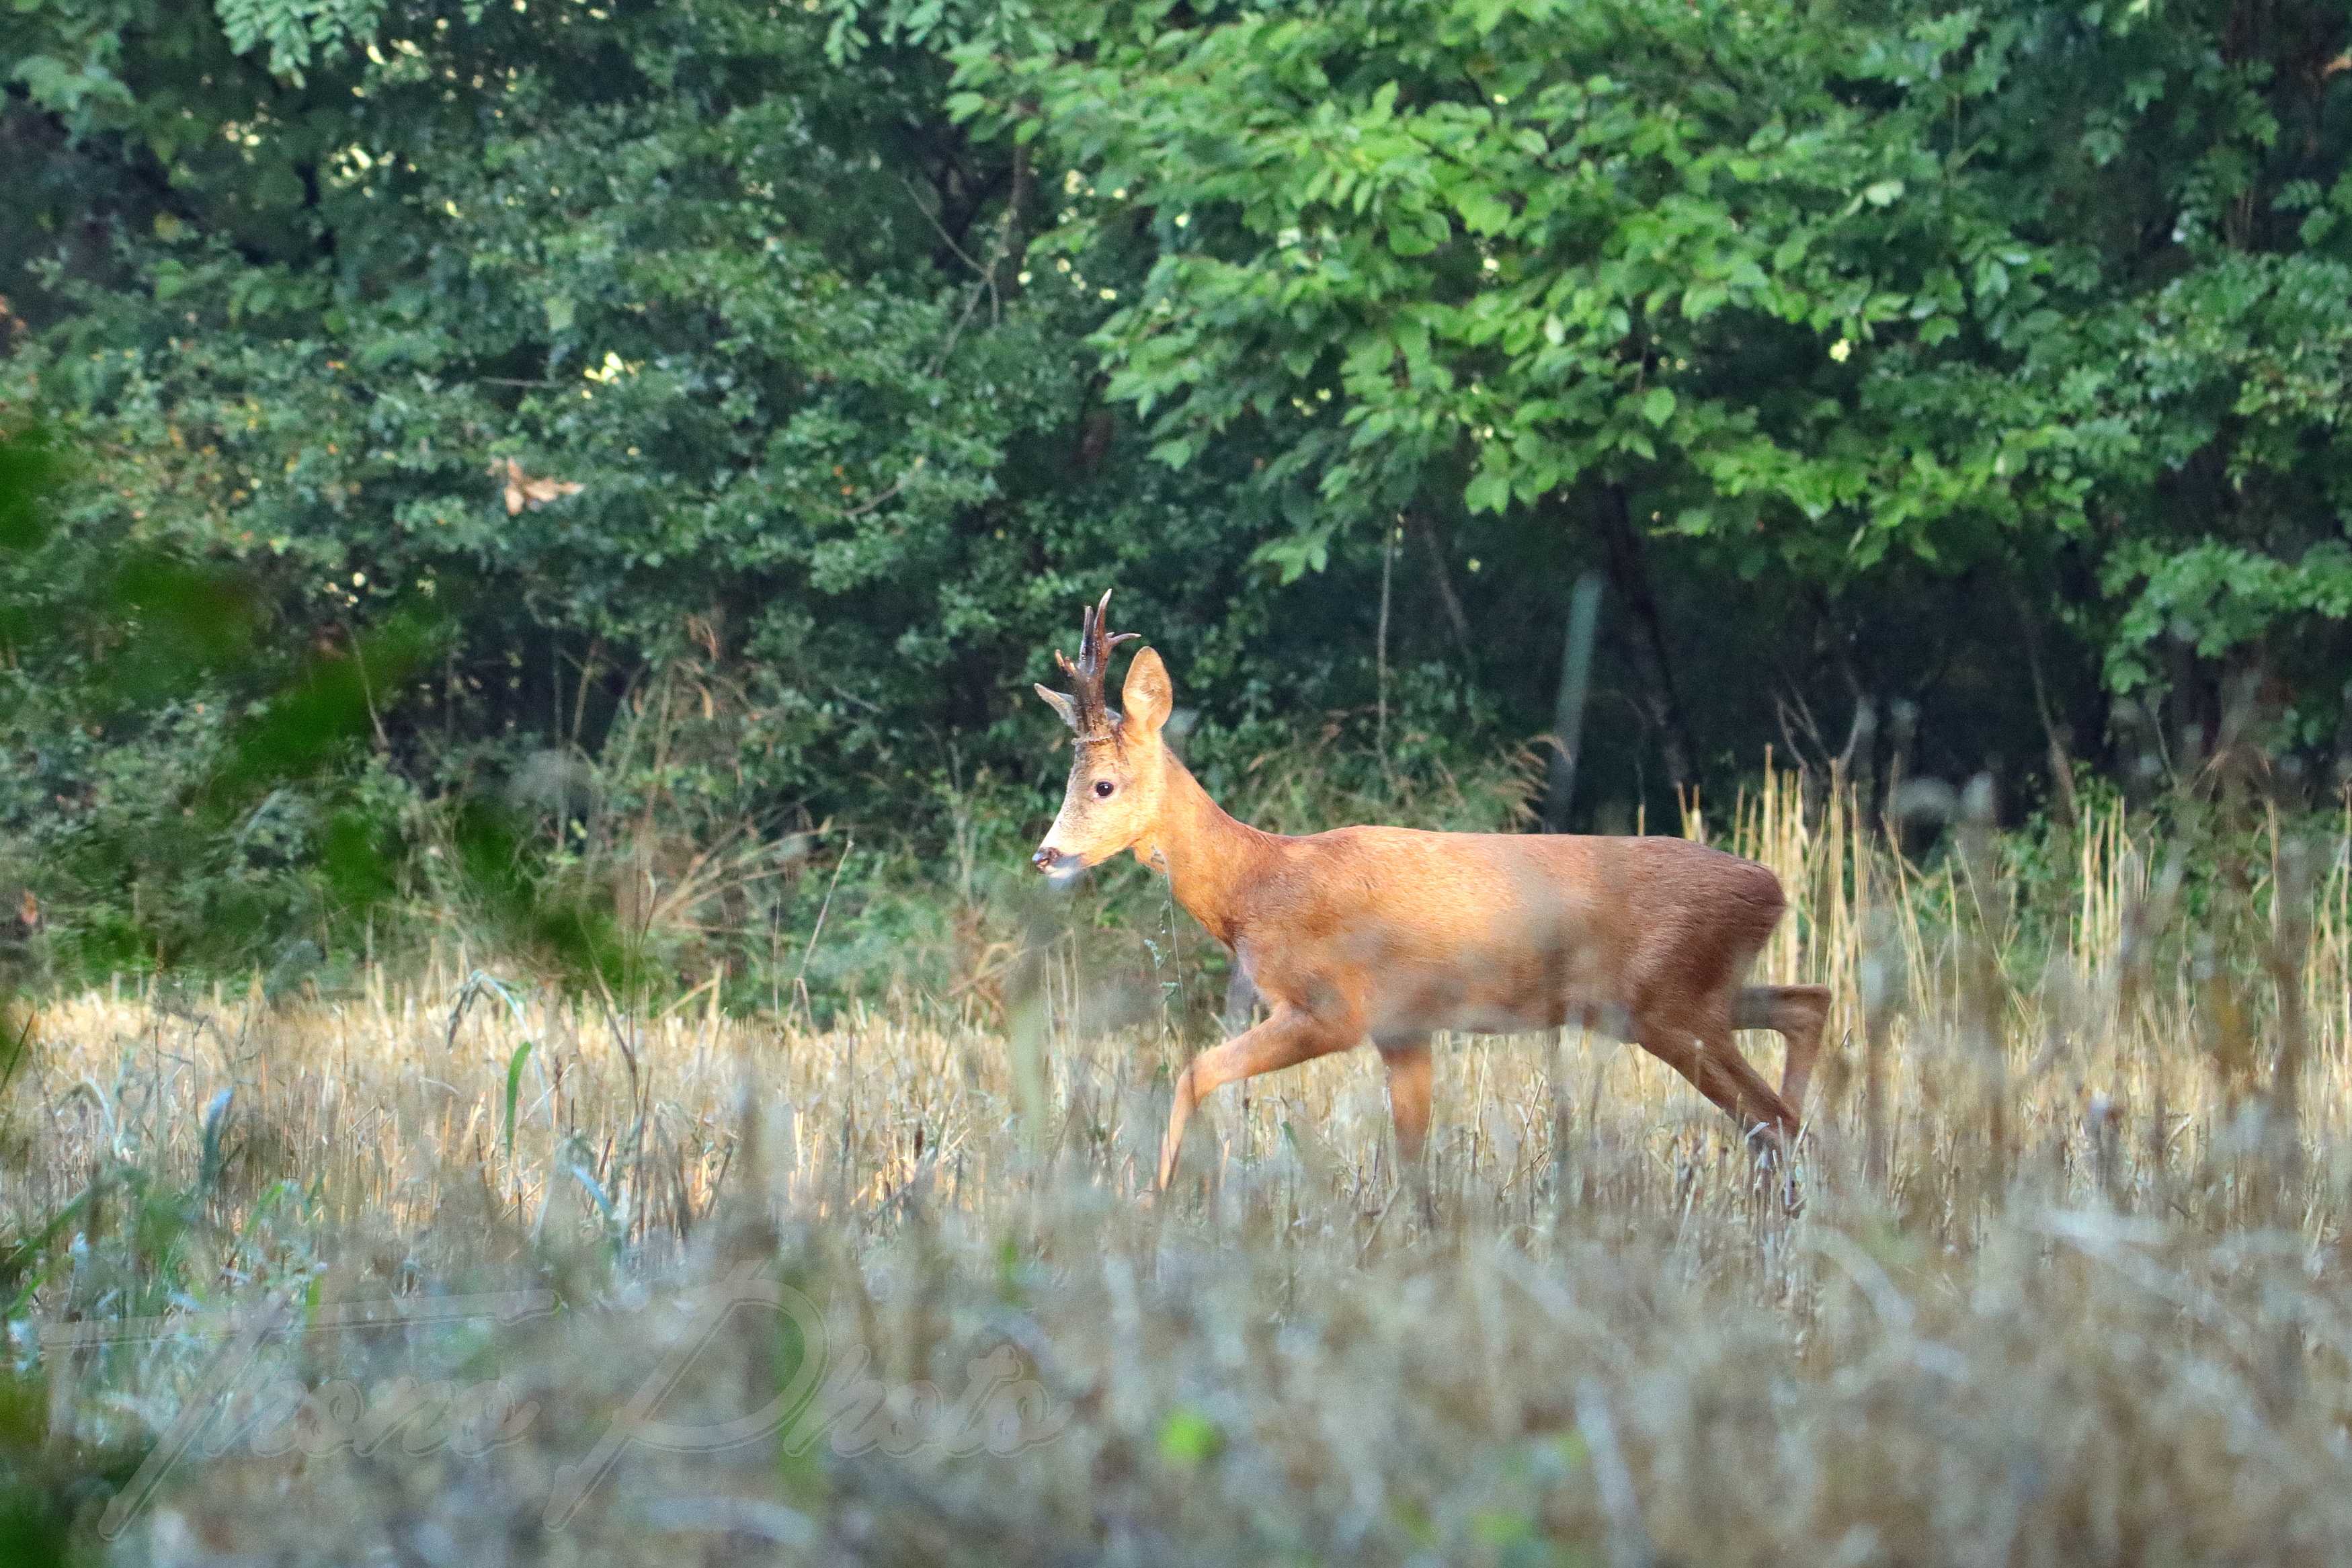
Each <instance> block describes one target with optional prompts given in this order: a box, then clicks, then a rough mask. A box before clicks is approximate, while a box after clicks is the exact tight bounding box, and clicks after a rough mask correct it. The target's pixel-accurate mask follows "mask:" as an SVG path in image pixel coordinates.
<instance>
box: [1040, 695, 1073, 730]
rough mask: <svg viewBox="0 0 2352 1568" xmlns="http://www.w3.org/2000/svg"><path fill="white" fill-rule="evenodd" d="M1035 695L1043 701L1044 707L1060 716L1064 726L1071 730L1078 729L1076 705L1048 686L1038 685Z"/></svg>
mask: <svg viewBox="0 0 2352 1568" xmlns="http://www.w3.org/2000/svg"><path fill="white" fill-rule="evenodd" d="M1037 695H1039V696H1041V697H1044V698H1045V706H1047V707H1049V708H1052V709H1053V710H1054V711H1055V713H1057V714H1060V715H1061V716H1062V722H1063V723H1064V724H1066V725H1068V726H1069V727H1071V728H1072V729H1076V728H1077V727H1078V705H1077V704H1076V703H1075V702H1072V701H1071V700H1070V699H1069V698H1068V697H1066V696H1064V695H1062V694H1061V693H1059V692H1057V691H1055V689H1054V688H1053V687H1051V686H1048V685H1040V686H1039V687H1038V688H1037Z"/></svg>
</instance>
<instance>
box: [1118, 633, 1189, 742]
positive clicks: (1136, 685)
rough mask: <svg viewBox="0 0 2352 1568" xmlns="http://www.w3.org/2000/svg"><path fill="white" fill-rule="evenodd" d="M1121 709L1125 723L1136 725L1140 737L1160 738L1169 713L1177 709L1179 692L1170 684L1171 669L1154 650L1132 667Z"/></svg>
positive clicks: (1122, 692)
mask: <svg viewBox="0 0 2352 1568" xmlns="http://www.w3.org/2000/svg"><path fill="white" fill-rule="evenodd" d="M1118 706H1119V711H1120V714H1121V715H1122V722H1123V723H1125V724H1131V725H1134V726H1135V727H1136V729H1137V732H1138V733H1139V734H1143V735H1152V734H1157V733H1158V731H1159V729H1160V726H1161V725H1163V724H1166V723H1167V722H1168V713H1169V710H1170V709H1171V708H1173V707H1174V706H1176V691H1175V688H1174V687H1173V686H1171V685H1169V684H1168V666H1167V665H1165V664H1161V663H1160V655H1159V654H1158V653H1154V652H1153V651H1152V650H1150V648H1146V649H1144V650H1143V652H1141V653H1138V654H1136V656H1135V662H1134V663H1133V664H1129V665H1128V667H1127V685H1124V686H1122V687H1120V688H1119V694H1118Z"/></svg>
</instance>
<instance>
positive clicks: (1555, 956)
mask: <svg viewBox="0 0 2352 1568" xmlns="http://www.w3.org/2000/svg"><path fill="white" fill-rule="evenodd" d="M1108 600H1109V596H1108V594H1106V595H1104V601H1105V604H1104V608H1107V607H1108ZM1100 613H1101V612H1100V611H1097V612H1096V614H1095V615H1090V616H1089V617H1088V621H1087V631H1086V638H1085V641H1084V642H1083V643H1082V644H1081V659H1080V663H1079V664H1077V665H1075V666H1074V665H1070V664H1068V662H1067V661H1064V664H1065V668H1066V669H1068V670H1069V671H1070V673H1071V674H1072V675H1073V676H1074V678H1076V681H1077V682H1078V685H1079V686H1080V691H1079V693H1078V695H1077V696H1076V697H1075V698H1064V697H1062V696H1061V695H1060V694H1058V693H1045V695H1046V697H1047V700H1048V701H1049V702H1052V703H1053V704H1054V706H1055V709H1056V711H1059V712H1062V713H1063V714H1064V716H1065V717H1066V718H1069V719H1070V721H1071V723H1072V726H1073V727H1074V728H1075V729H1076V730H1077V732H1078V734H1077V746H1076V752H1077V755H1076V760H1075V761H1074V762H1073V763H1072V765H1071V769H1070V781H1069V787H1068V789H1067V791H1066V795H1065V797H1064V800H1063V805H1062V811H1061V814H1060V816H1059V817H1057V818H1056V819H1055V823H1054V827H1053V830H1052V831H1050V832H1048V833H1047V835H1046V837H1045V843H1044V844H1043V845H1041V846H1040V847H1039V849H1038V852H1037V855H1036V863H1037V865H1038V867H1039V869H1041V870H1044V871H1046V872H1048V873H1054V874H1056V875H1061V876H1067V875H1071V874H1075V873H1076V872H1077V871H1080V870H1083V869H1084V868H1085V867H1087V866H1090V865H1095V864H1098V863H1100V862H1102V861H1104V860H1107V859H1108V858H1109V857H1110V856H1112V855H1115V854H1117V853H1118V852H1120V851H1122V850H1128V851H1131V852H1133V853H1134V854H1135V856H1136V858H1137V859H1138V860H1140V861H1142V862H1144V863H1145V864H1147V865H1150V866H1153V867H1155V868H1157V869H1159V870H1160V871H1161V872H1163V873H1166V875H1167V876H1168V879H1169V882H1170V883H1171V888H1172V890H1173V892H1174V894H1175V897H1176V901H1177V902H1178V903H1179V904H1182V905H1183V906H1184V908H1185V910H1186V911H1187V912H1188V913H1190V914H1191V915H1192V917H1193V918H1194V919H1196V920H1198V921H1199V922H1200V923H1201V924H1202V925H1203V926H1205V927H1207V928H1208V931H1209V933H1210V935H1211V936H1214V937H1215V938H1216V939H1217V940H1218V941H1219V942H1221V943H1223V945H1224V946H1225V947H1226V948H1227V949H1228V950H1230V951H1231V952H1232V953H1233V954H1234V958H1235V960H1236V961H1237V962H1238V963H1239V964H1240V965H1241V966H1242V967H1243V968H1244V970H1245V972H1246V973H1247V974H1248V976H1249V978H1250V981H1251V983H1252V984H1253V985H1254V986H1255V987H1256V988H1257V991H1258V993H1259V995H1260V996H1262V997H1263V998H1265V1001H1266V1004H1267V1006H1268V1009H1269V1016H1268V1017H1267V1019H1265V1022H1263V1023H1261V1024H1259V1025H1257V1026H1256V1027H1255V1028H1254V1029H1251V1030H1245V1031H1244V1033H1242V1034H1240V1035H1238V1036H1236V1037H1235V1038H1234V1039H1233V1040H1227V1041H1226V1042H1224V1043H1223V1045H1220V1046H1216V1047H1214V1048H1213V1049H1212V1050H1209V1051H1202V1053H1201V1054H1200V1055H1199V1056H1197V1057H1195V1058H1194V1059H1193V1061H1192V1063H1191V1065H1189V1066H1188V1067H1186V1068H1185V1070H1184V1071H1183V1072H1182V1074H1181V1075H1180V1076H1179V1078H1178V1079H1177V1082H1176V1094H1175V1103H1174V1104H1173V1105H1172V1106H1171V1109H1170V1112H1169V1119H1168V1131H1167V1134H1166V1136H1165V1138H1164V1140H1163V1141H1162V1144H1161V1146H1160V1173H1159V1178H1160V1186H1163V1187H1164V1186H1166V1185H1167V1184H1168V1182H1169V1181H1170V1180H1171V1178H1172V1177H1173V1176H1174V1174H1175V1168H1176V1155H1177V1151H1178V1150H1179V1148H1180V1147H1181V1145H1182V1142H1183V1136H1184V1129H1185V1125H1186V1124H1187V1123H1188V1122H1189V1121H1190V1120H1191V1117H1192V1110H1193V1107H1194V1106H1195V1105H1196V1104H1198V1103H1199V1102H1200V1100H1201V1098H1202V1096H1204V1095H1206V1094H1208V1093H1210V1092H1213V1091H1214V1090H1216V1089H1218V1088H1220V1087H1222V1086H1223V1085H1224V1084H1227V1083H1231V1082H1236V1081H1238V1080H1241V1079H1244V1078H1249V1077H1253V1076H1255V1074H1257V1073H1260V1072H1268V1071H1273V1070H1275V1069H1276V1068H1280V1067H1288V1066H1291V1065H1293V1064H1295V1063H1297V1062H1301V1061H1309V1060H1311V1059H1312V1058H1315V1057H1318V1056H1323V1055H1327V1054H1328V1053H1329V1052H1331V1051H1345V1050H1348V1049H1349V1048H1350V1047H1352V1046H1355V1045H1357V1044H1360V1043H1361V1042H1362V1041H1364V1040H1370V1041H1371V1042H1372V1043H1373V1045H1375V1046H1376V1047H1378V1048H1379V1050H1380V1051H1381V1056H1382V1059H1383V1061H1385V1063H1386V1066H1387V1069H1388V1079H1389V1097H1390V1105H1391V1113H1392V1114H1393V1116H1394V1118H1395V1121H1396V1129H1397V1143H1398V1150H1399V1153H1400V1155H1402V1157H1403V1159H1404V1161H1405V1162H1406V1163H1407V1165H1408V1166H1412V1165H1414V1164H1417V1162H1418V1160H1419V1157H1420V1154H1421V1146H1422V1141H1423V1136H1424V1134H1426V1132H1427V1130H1428V1124H1429V1096H1430V1055H1429V1039H1430V1036H1431V1035H1432V1034H1433V1033H1434V1032H1436V1031H1437V1030H1457V1031H1461V1032H1465V1033H1479V1034H1494V1033H1507V1032H1517V1031H1521V1030H1545V1029H1557V1028H1559V1027H1561V1026H1562V1025H1564V1024H1567V1023H1569V1022H1571V1021H1586V1022H1591V1023H1596V1024H1600V1025H1602V1026H1604V1027H1608V1028H1610V1029H1611V1030H1612V1032H1618V1033H1622V1034H1623V1035H1624V1036H1625V1037H1626V1038H1628V1039H1631V1040H1637V1041H1639V1042H1640V1043H1641V1044H1642V1045H1643V1047H1644V1048H1645V1049H1647V1050H1648V1051H1651V1052H1652V1053H1653V1054H1654V1055H1656V1056H1657V1057H1658V1058H1660V1059H1661V1060H1662V1061H1665V1062H1666V1063H1667V1064H1668V1065H1669V1066H1671V1067H1673V1068H1674V1069H1675V1071H1678V1072H1680V1073H1682V1074H1683V1075H1684V1076H1685V1078H1688V1079H1689V1080H1690V1081H1691V1082H1692V1083H1694V1084H1696V1086H1697V1088H1698V1090H1699V1092H1701V1093H1703V1094H1705V1095H1706V1097H1707V1098H1708V1099H1710V1100H1712V1101H1714V1102H1715V1103H1717V1105H1720V1106H1722V1107H1723V1109H1724V1110H1725V1111H1727V1112H1728V1113H1730V1114H1731V1115H1732V1116H1733V1117H1734V1118H1736V1119H1737V1120H1738V1123H1739V1124H1740V1125H1741V1127H1742V1128H1743V1129H1746V1130H1754V1129H1757V1128H1759V1127H1760V1128H1763V1129H1765V1130H1767V1131H1768V1132H1769V1133H1770V1134H1774V1135H1777V1136H1780V1137H1782V1138H1790V1137H1793V1136H1794V1135H1795V1134H1796V1133H1797V1131H1798V1115H1799V1110H1800V1108H1801V1106H1802V1104H1803V1103H1804V1092H1805V1084H1806V1081H1807V1079H1808V1078H1809V1077H1810V1076H1811V1071H1812V1066H1813V1060H1814V1057H1815V1055H1816V1054H1817V1053H1818V1051H1819V1050H1820V1045H1821V1034H1822V1023H1823V1020H1824V1019H1825V1017H1826V1015H1827V1011H1828V1005H1829V996H1828V992H1827V991H1826V990H1825V989H1824V988H1821V987H1818V986H1759V987H1744V986H1743V985H1742V981H1743V979H1744V977H1746V975H1747V972H1748V967H1749V965H1750V964H1751V963H1753V961H1754V960H1755V957H1756V955H1757V954H1758V953H1759V951H1760V950H1761V949H1762V947H1763V946H1764V942H1765V939H1766V938H1767V937H1768V936H1770V935H1771V932H1772V928H1773V926H1774V925H1775V924H1777V923H1778V921H1779V920H1780V915H1781V911H1782V909H1783V908H1784V906H1785V901H1784V900H1783V898H1782V897H1781V893H1780V883H1779V881H1778V879H1776V878H1775V877H1774V876H1773V875H1772V873H1770V872H1769V871H1767V870H1766V869H1765V868H1764V867H1762V866H1760V865H1758V864H1756V863H1755V862H1752V861H1746V860H1741V859H1739V858H1738V857H1737V856H1735V855H1728V854H1725V853H1724V852H1721V851H1719V850H1713V849H1709V848H1707V847H1706V846H1705V845H1703V844H1697V843H1693V842H1690V841H1686V840H1683V839H1664V838H1588V837H1576V836H1568V835H1559V836H1535V835H1519V834H1507V833H1433V832H1421V831H1414V830H1412V829H1408V828H1380V827H1364V828H1340V829H1336V830H1334V831H1330V832H1323V833H1312V834H1308V835H1307V836H1304V837H1299V838H1290V837H1285V836H1282V835H1279V834H1275V833H1265V832H1260V831H1257V830H1256V829H1255V828H1251V827H1247V826H1244V824H1243V823H1241V822H1238V821H1234V819H1233V818H1232V817H1230V816H1228V815H1227V814H1226V813H1225V812H1224V811H1223V810H1220V809H1219V807H1218V806H1217V804H1216V802H1215V801H1213V800H1211V799H1210V798H1209V795H1208V792H1207V791H1206V790H1204V789H1202V788H1201V786H1200V783H1199V782H1198V781H1197V780H1196V779H1193V777H1192V773H1191V772H1190V771H1189V770H1188V769H1187V768H1185V767H1184V765H1183V763H1182V762H1181V761H1179V760H1178V759H1177V758H1176V757H1175V755H1174V754H1173V753H1172V752H1171V751H1170V750H1169V749H1168V748H1167V747H1166V746H1165V744H1163V742H1162V741H1161V738H1160V726H1161V725H1162V724H1163V723H1164V722H1165V720H1166V718H1167V716H1168V712H1169V708H1170V706H1171V702H1172V694H1171V689H1170V687H1169V683H1168V674H1167V670H1166V668H1165V667H1164V666H1163V665H1162V664H1161V663H1160V656H1159V655H1158V654H1157V653H1153V652H1152V651H1151V650H1150V649H1149V648H1146V649H1144V650H1142V651H1141V652H1140V653H1137V654H1136V656H1135V659H1134V662H1133V663H1132V664H1130V665H1129V669H1128V675H1127V682H1126V685H1125V688H1124V690H1123V692H1122V694H1121V701H1122V704H1123V705H1124V707H1125V710H1126V711H1125V714H1124V716H1113V715H1110V714H1108V711H1107V710H1106V709H1105V708H1104V707H1103V706H1102V705H1101V702H1100V695H1099V691H1100V682H1101V679H1102V675H1103V673H1104V672H1103V667H1102V666H1103V665H1104V664H1105V662H1106V658H1105V655H1106V654H1107V653H1108V645H1109V644H1110V643H1113V642H1115V641H1116V640H1115V639H1108V638H1107V637H1106V636H1105V632H1104V628H1103V627H1102V624H1101V622H1100V620H1099V615H1100ZM1089 681H1091V682H1092V683H1093V685H1094V688H1095V689H1094V692H1093V693H1092V694H1091V696H1090V694H1089V693H1088V692H1087V689H1086V688H1087V684H1088V682H1089ZM1039 689H1040V691H1041V692H1042V691H1044V688H1042V687H1041V688H1039ZM1105 785H1108V786H1109V789H1108V791H1107V792H1105V791H1104V790H1103V786H1105ZM1740 1028H1761V1029H1770V1030H1776V1031H1778V1032H1779V1033H1780V1034H1781V1035H1782V1036H1783V1037H1784V1038H1785V1039H1786V1040H1787V1041H1788V1055H1787V1061H1786V1063H1785V1066H1784V1068H1783V1072H1782V1078H1781V1087H1780V1091H1779V1092H1774V1091H1773V1089H1772V1087H1771V1086H1770V1085H1769V1084H1768V1083H1766V1082H1764V1080H1763V1079H1762V1078H1761V1077H1760V1076H1759V1075H1758V1073H1757V1072H1756V1071H1755V1069H1754V1068H1752V1067H1750V1066H1749V1065H1748V1061H1747V1060H1746V1059H1745V1058H1743V1057H1742V1056H1741V1055H1740V1054H1739V1052H1738V1051H1737V1050H1736V1049H1735V1048H1734V1047H1733V1045H1732V1042H1731V1035H1732V1031H1733V1030H1735V1029H1740Z"/></svg>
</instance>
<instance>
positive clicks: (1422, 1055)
mask: <svg viewBox="0 0 2352 1568" xmlns="http://www.w3.org/2000/svg"><path fill="white" fill-rule="evenodd" d="M1373 1043H1374V1044H1376V1045H1378V1046H1379V1047H1380V1051H1381V1065H1383V1066H1385V1067H1386V1068H1387V1069H1388V1073H1389V1116H1390V1118H1391V1120H1392V1121H1394V1122H1395V1123H1396V1146H1397V1175H1398V1176H1399V1177H1401V1178H1402V1180H1404V1181H1405V1182H1406V1183H1408V1184H1409V1185H1411V1186H1412V1189H1413V1191H1414V1193H1415V1194H1417V1195H1418V1196H1419V1197H1420V1199H1421V1222H1422V1223H1423V1225H1435V1224H1436V1223H1437V1200H1436V1195H1435V1194H1433V1192H1431V1191H1430V1187H1429V1167H1428V1166H1425V1165H1423V1163H1422V1159H1421V1153H1422V1149H1423V1146H1424V1145H1426V1144H1427V1142H1428V1140H1429V1080H1430V1060H1429V1040H1428V1039H1427V1037H1426V1036H1424V1037H1423V1038H1422V1039H1420V1040H1411V1041H1407V1042H1405V1043H1402V1044H1397V1045H1391V1044H1389V1043H1387V1042H1386V1041H1381V1040H1375V1041H1374V1042H1373Z"/></svg>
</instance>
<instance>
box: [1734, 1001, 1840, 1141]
mask: <svg viewBox="0 0 2352 1568" xmlns="http://www.w3.org/2000/svg"><path fill="white" fill-rule="evenodd" d="M1829 1017H1830V988H1828V987H1827V986H1749V987H1748V988H1745V989H1743V990H1742V991H1741V992H1740V993H1739V997H1738V1000H1737V1001H1735V1002H1734V1003H1733V1004H1732V1019H1731V1025H1732V1027H1733V1028H1734V1029H1769V1030H1772V1031H1773V1032H1775V1033H1777V1034H1778V1035H1780V1038H1781V1039H1782V1040H1786V1041H1788V1044H1789V1053H1788V1058H1787V1061H1786V1064H1785V1065H1784V1066H1783V1067H1782V1068H1781V1070H1780V1098H1781V1099H1783V1100H1785V1101H1787V1102H1788V1103H1789V1109H1790V1110H1791V1111H1794V1112H1796V1113H1797V1114H1799V1115H1800V1116H1801V1115H1803V1114H1804V1112H1805V1088H1806V1086H1807V1085H1808V1084H1809V1083H1811V1082H1812V1077H1813V1064H1814V1062H1815V1061H1819V1060H1820V1058H1821V1053H1822V1026H1823V1025H1825V1024H1827V1023H1828V1022H1829Z"/></svg>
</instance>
